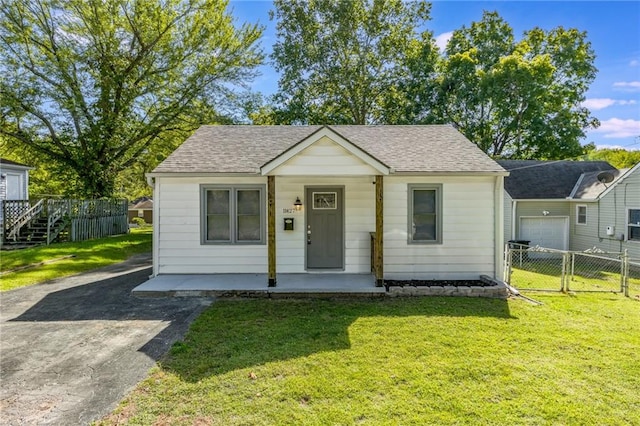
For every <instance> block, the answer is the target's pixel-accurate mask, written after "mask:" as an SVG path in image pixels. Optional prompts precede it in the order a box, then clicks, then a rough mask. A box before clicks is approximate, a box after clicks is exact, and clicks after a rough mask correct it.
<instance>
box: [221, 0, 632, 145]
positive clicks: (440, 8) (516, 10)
mask: <svg viewBox="0 0 640 426" xmlns="http://www.w3.org/2000/svg"><path fill="white" fill-rule="evenodd" d="M230 5H231V8H232V9H233V13H234V15H235V16H236V17H237V19H238V22H239V23H240V22H259V23H261V24H262V25H264V26H266V30H265V33H264V36H263V39H262V46H263V48H264V50H265V52H266V53H270V52H271V46H272V45H273V43H274V42H275V40H276V37H275V23H274V22H272V21H270V20H269V15H268V12H269V10H270V9H271V8H272V4H271V2H270V1H244V0H232V1H231V3H230ZM483 10H488V11H497V12H498V13H499V14H500V15H501V16H502V17H503V18H504V19H505V20H506V21H507V22H508V23H509V24H510V25H511V27H512V28H513V29H514V34H515V36H516V39H520V37H521V35H522V33H523V32H524V31H526V30H529V29H531V28H534V27H540V28H542V29H545V30H550V29H552V28H555V27H558V26H563V27H565V28H577V29H579V30H581V31H586V32H587V37H588V40H589V41H590V42H591V44H592V47H593V49H594V50H595V52H596V62H595V65H596V67H597V68H598V74H597V77H596V79H595V81H594V82H593V83H592V84H591V88H590V90H589V91H588V93H587V99H586V101H585V105H586V106H587V107H588V108H589V109H590V110H591V112H592V114H593V115H594V116H595V117H596V118H598V119H599V120H600V122H601V126H600V128H599V129H596V130H592V131H590V132H589V133H588V134H587V137H586V138H585V139H584V140H583V141H582V142H583V143H587V142H595V143H596V145H597V146H598V147H599V148H606V147H623V148H626V149H640V2H638V1H606V2H602V1H548V2H538V1H453V0H450V1H434V2H433V6H432V9H431V18H432V19H431V21H430V22H429V24H428V27H429V29H430V30H431V31H433V33H434V36H435V37H436V40H437V41H438V42H439V43H446V39H447V37H448V35H449V33H450V32H451V31H453V30H455V29H458V28H461V27H462V26H463V25H465V26H469V25H470V24H471V22H474V21H478V20H480V19H481V18H482V12H483ZM443 45H444V44H443ZM261 72H262V75H261V76H260V77H258V78H257V79H256V81H255V82H254V84H253V89H254V90H257V91H260V92H262V93H264V94H272V93H273V92H274V91H275V90H276V89H277V84H278V75H277V73H276V72H275V70H274V69H273V68H272V67H271V66H270V65H265V66H263V67H262V69H261Z"/></svg>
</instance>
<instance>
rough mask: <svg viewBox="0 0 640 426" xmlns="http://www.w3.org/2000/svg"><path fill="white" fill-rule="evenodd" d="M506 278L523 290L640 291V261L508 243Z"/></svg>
mask: <svg viewBox="0 0 640 426" xmlns="http://www.w3.org/2000/svg"><path fill="white" fill-rule="evenodd" d="M505 278H506V281H507V282H508V283H509V284H510V285H512V286H514V287H516V288H518V289H522V290H533V291H561V292H609V293H611V292H613V293H624V294H625V295H626V296H629V295H630V293H632V295H633V296H635V295H636V294H638V293H640V262H638V263H636V262H633V261H630V259H629V257H628V255H627V253H626V251H625V252H621V253H615V252H604V251H602V250H598V249H595V248H594V249H591V250H587V251H584V252H576V251H565V250H555V249H548V248H544V247H538V246H535V247H529V246H526V245H522V244H515V243H510V244H509V245H507V248H506V250H505Z"/></svg>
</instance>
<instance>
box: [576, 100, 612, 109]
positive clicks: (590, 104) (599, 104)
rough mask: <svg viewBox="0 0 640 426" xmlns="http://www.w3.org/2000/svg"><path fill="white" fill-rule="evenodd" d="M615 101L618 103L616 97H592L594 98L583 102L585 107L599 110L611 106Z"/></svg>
mask: <svg viewBox="0 0 640 426" xmlns="http://www.w3.org/2000/svg"><path fill="white" fill-rule="evenodd" d="M615 103H616V100H615V99H609V98H592V99H585V100H584V102H582V106H583V107H585V108H589V109H590V110H592V111H597V110H599V109H604V108H607V107H610V106H611V105H613V104H615Z"/></svg>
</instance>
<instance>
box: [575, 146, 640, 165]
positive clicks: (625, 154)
mask: <svg viewBox="0 0 640 426" xmlns="http://www.w3.org/2000/svg"><path fill="white" fill-rule="evenodd" d="M587 158H588V159H589V160H602V161H606V162H608V163H609V164H611V165H612V166H613V167H615V168H617V169H627V168H631V167H633V166H635V165H636V164H638V163H640V151H627V150H626V149H620V148H606V149H596V150H592V151H589V153H588V154H587Z"/></svg>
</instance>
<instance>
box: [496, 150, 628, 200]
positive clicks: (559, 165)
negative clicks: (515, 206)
mask: <svg viewBox="0 0 640 426" xmlns="http://www.w3.org/2000/svg"><path fill="white" fill-rule="evenodd" d="M498 163H499V164H500V165H501V166H502V167H504V168H505V169H506V170H508V171H509V173H510V174H509V176H508V177H506V178H505V180H504V188H505V190H506V191H507V192H508V193H509V195H510V196H511V198H513V199H521V200H524V199H531V200H534V199H554V198H558V199H563V198H567V197H568V196H569V195H571V192H572V191H573V188H574V187H575V186H576V183H577V182H578V179H580V176H582V174H583V173H590V172H600V171H604V170H611V171H613V170H616V169H615V167H613V166H612V165H611V164H609V163H607V162H606V161H538V160H498ZM596 174H597V173H596Z"/></svg>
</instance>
